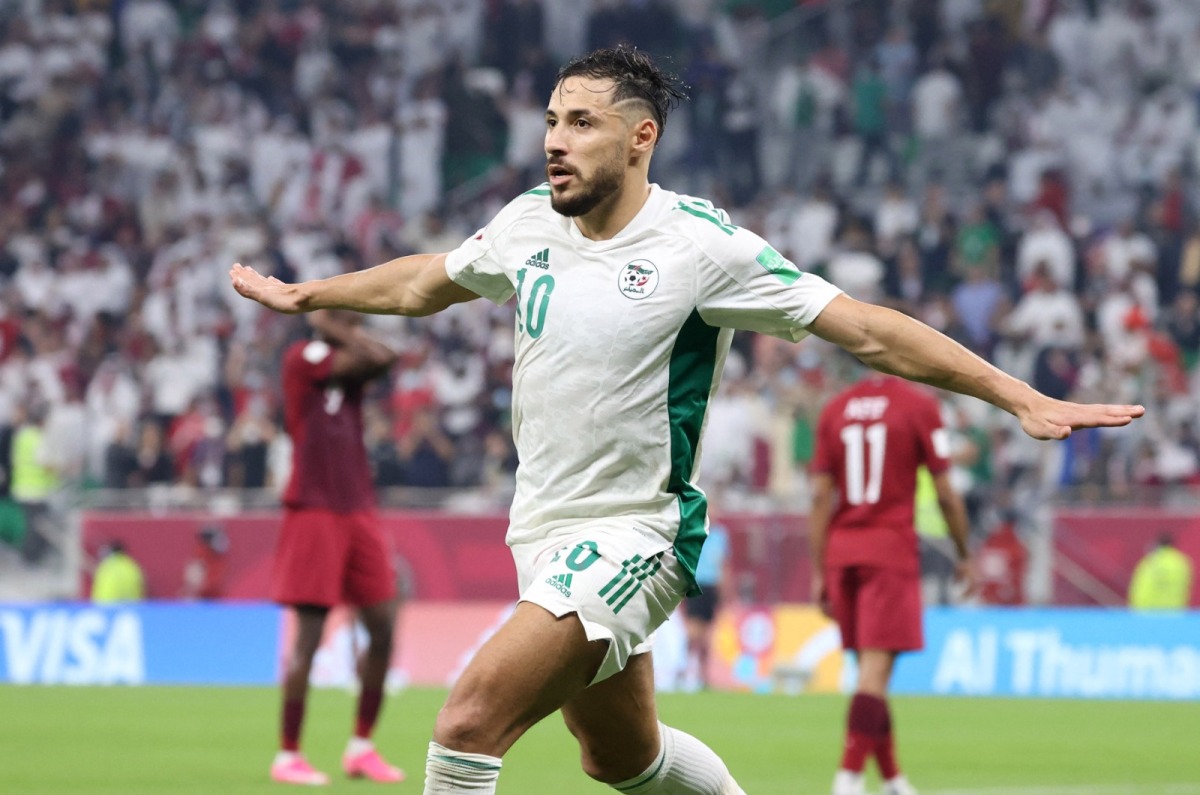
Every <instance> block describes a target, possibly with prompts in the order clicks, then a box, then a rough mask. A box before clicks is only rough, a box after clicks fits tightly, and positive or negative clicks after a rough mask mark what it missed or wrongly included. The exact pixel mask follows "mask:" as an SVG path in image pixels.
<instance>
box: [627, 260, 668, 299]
mask: <svg viewBox="0 0 1200 795" xmlns="http://www.w3.org/2000/svg"><path fill="white" fill-rule="evenodd" d="M655 287H658V268H656V267H654V263H653V262H651V261H650V260H648V259H635V260H634V261H633V262H630V263H629V264H628V265H626V266H625V267H624V268H621V272H620V273H619V274H618V275H617V289H618V290H620V291H621V295H623V296H625V297H626V298H629V299H632V300H634V301H640V300H642V299H643V298H646V297H648V296H649V295H650V294H651V293H653V292H654V288H655Z"/></svg>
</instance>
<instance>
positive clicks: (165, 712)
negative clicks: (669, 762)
mask: <svg viewBox="0 0 1200 795" xmlns="http://www.w3.org/2000/svg"><path fill="white" fill-rule="evenodd" d="M444 697H445V693H444V692H443V691H437V690H423V689H411V690H406V691H404V692H402V693H400V694H398V695H396V696H393V697H392V698H390V699H389V700H388V701H387V703H386V704H385V706H384V714H383V718H382V722H381V725H380V727H379V731H378V734H377V738H376V739H377V740H378V743H379V745H380V747H381V748H382V749H383V750H384V751H385V752H386V754H387V755H388V757H389V758H390V759H391V760H392V761H394V762H395V763H397V764H399V765H401V766H402V767H404V768H405V769H406V770H408V771H409V780H408V781H406V782H405V783H403V784H400V785H397V786H392V787H384V786H380V785H376V784H370V783H363V782H350V781H347V780H346V779H345V778H344V777H343V776H341V774H340V770H339V768H338V760H339V757H340V754H341V751H342V748H343V746H344V744H345V741H346V736H347V732H348V731H349V729H350V725H351V720H352V713H353V708H354V702H353V698H352V696H351V695H350V694H348V693H345V692H340V691H316V692H315V693H314V694H313V697H312V699H311V701H310V705H309V712H308V719H307V722H306V726H305V734H304V748H305V751H306V753H307V754H308V756H309V758H310V760H311V761H312V762H313V763H314V764H315V765H316V766H318V767H320V768H322V769H324V770H326V771H327V772H329V773H331V774H333V778H334V783H333V785H332V786H331V787H328V788H325V790H324V791H325V792H332V793H350V792H353V793H358V795H363V793H366V792H376V791H378V792H383V791H392V792H397V793H420V792H421V783H420V782H421V778H422V775H421V773H422V770H423V766H424V758H425V746H426V743H427V742H428V738H429V732H430V729H431V727H432V725H433V719H434V715H435V714H436V712H437V709H438V707H439V706H440V705H441V702H442V700H443V698H444ZM845 705H846V699H845V698H844V697H838V696H802V697H786V696H761V695H747V694H734V693H702V694H696V695H664V696H662V697H661V698H660V710H661V714H662V717H663V719H664V720H665V721H666V722H668V723H671V724H673V725H675V726H678V727H680V728H682V729H685V730H687V731H689V732H691V733H693V734H695V735H697V736H699V737H700V738H702V739H704V740H705V741H706V742H708V743H709V744H710V745H711V746H712V747H713V748H714V749H716V750H717V751H718V752H719V753H720V754H721V755H722V756H723V757H724V758H725V759H726V760H727V761H728V763H729V766H730V768H731V769H732V770H733V772H734V774H735V775H736V777H737V779H738V781H739V782H740V783H741V785H742V786H743V788H745V790H746V792H747V793H749V795H824V793H828V791H829V781H830V779H831V777H832V774H833V769H834V767H835V766H836V764H837V761H838V756H839V750H840V742H841V727H842V722H843V711H844V709H845ZM277 711H278V695H277V693H276V691H274V690H272V689H266V688H263V689H259V688H246V689H236V688H230V689H218V688H158V687H146V688H136V689H125V688H108V689H105V688H45V687H32V688H18V687H0V793H4V794H5V795H42V794H43V793H46V794H49V793H54V794H55V795H90V794H91V793H104V794H105V795H141V794H142V793H196V795H243V794H245V795H251V794H256V793H264V794H265V793H275V795H279V793H282V792H287V791H289V790H290V789H291V788H289V787H287V786H284V785H277V784H272V783H270V782H269V781H268V780H267V766H268V764H269V762H270V759H271V756H272V754H273V753H274V750H275V745H274V744H275V737H276V724H277V718H276V716H277ZM893 712H894V716H895V722H896V725H897V729H898V738H899V749H900V757H901V761H902V763H903V765H904V768H905V770H906V772H907V773H908V775H909V778H910V779H911V780H912V781H913V783H914V784H916V785H917V786H918V788H919V789H920V790H921V793H922V795H1200V704H1196V703H1154V702H1085V701H1033V700H1028V701H1026V700H1000V699H967V698H953V699H952V698H913V697H906V698H896V699H894V702H893ZM576 754H577V752H576V748H575V745H574V742H573V741H572V739H571V738H570V736H569V735H568V734H567V731H566V729H565V728H564V727H563V725H562V721H561V720H560V719H559V718H558V717H557V716H554V717H551V718H549V719H548V720H546V721H543V723H542V724H540V725H539V726H537V727H535V728H534V729H533V730H532V731H531V732H530V733H529V734H527V735H526V736H525V737H524V738H522V740H521V741H520V742H519V743H517V745H516V746H515V747H514V748H513V750H512V751H511V752H510V753H509V755H508V756H507V757H506V758H505V761H504V771H503V773H502V774H501V777H500V786H499V792H500V793H502V795H531V793H554V795H575V793H580V794H581V795H589V793H592V794H595V795H599V793H605V792H612V790H610V789H608V788H607V787H604V786H602V785H599V784H596V783H594V782H592V781H590V780H588V779H587V778H586V777H585V776H584V775H583V773H581V772H580V771H579V768H578V763H577V757H576ZM870 790H871V791H874V792H877V791H878V785H877V783H872V785H871V787H870Z"/></svg>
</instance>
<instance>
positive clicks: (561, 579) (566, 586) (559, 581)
mask: <svg viewBox="0 0 1200 795" xmlns="http://www.w3.org/2000/svg"><path fill="white" fill-rule="evenodd" d="M546 584H547V585H550V586H553V587H555V588H557V589H558V590H560V591H562V595H563V596H568V597H569V596H570V595H571V575H570V574H559V575H557V576H554V577H547V578H546Z"/></svg>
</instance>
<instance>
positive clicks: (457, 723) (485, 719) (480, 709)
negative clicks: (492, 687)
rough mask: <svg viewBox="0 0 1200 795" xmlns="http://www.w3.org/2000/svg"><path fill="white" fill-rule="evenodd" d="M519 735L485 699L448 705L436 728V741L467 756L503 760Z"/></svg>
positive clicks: (436, 722)
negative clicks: (499, 758) (468, 754)
mask: <svg viewBox="0 0 1200 795" xmlns="http://www.w3.org/2000/svg"><path fill="white" fill-rule="evenodd" d="M519 736H520V731H518V730H517V729H516V727H514V726H513V725H512V724H511V723H509V722H507V721H505V720H504V718H503V717H502V716H498V715H496V714H495V712H494V711H493V710H489V709H488V706H487V704H486V703H485V702H483V701H482V700H481V699H459V700H454V701H451V702H448V703H447V704H446V705H445V706H444V707H442V709H441V711H440V712H438V716H437V720H436V721H435V722H434V725H433V739H434V741H435V742H438V743H440V744H442V745H444V746H446V747H447V748H453V749H454V750H456V751H462V752H464V753H472V754H487V755H488V756H496V757H500V756H503V755H504V752H505V751H506V750H508V747H509V746H510V745H512V743H513V742H514V741H515V740H516V737H519Z"/></svg>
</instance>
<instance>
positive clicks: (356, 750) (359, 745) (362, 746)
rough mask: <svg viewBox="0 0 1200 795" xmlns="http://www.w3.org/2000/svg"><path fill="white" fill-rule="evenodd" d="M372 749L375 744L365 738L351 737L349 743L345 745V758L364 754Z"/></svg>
mask: <svg viewBox="0 0 1200 795" xmlns="http://www.w3.org/2000/svg"><path fill="white" fill-rule="evenodd" d="M374 747H375V743H373V742H371V740H370V739H369V738H367V737H351V738H350V741H349V742H348V743H346V756H358V755H359V754H365V753H366V752H367V751H370V750H371V749H372V748H374Z"/></svg>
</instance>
